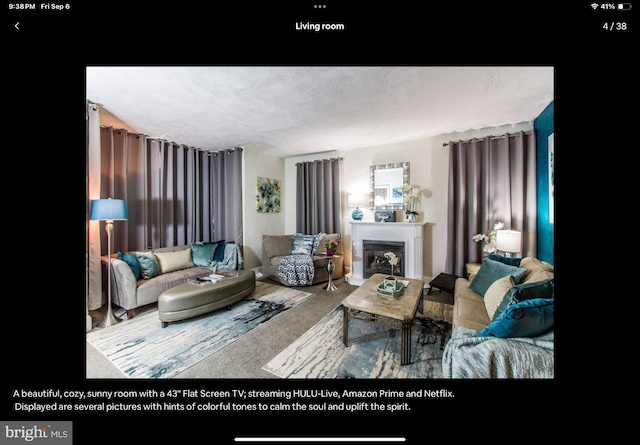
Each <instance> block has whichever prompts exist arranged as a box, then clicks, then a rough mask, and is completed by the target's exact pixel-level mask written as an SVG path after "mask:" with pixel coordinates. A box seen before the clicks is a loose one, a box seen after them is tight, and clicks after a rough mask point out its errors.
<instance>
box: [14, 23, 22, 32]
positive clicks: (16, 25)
mask: <svg viewBox="0 0 640 445" xmlns="http://www.w3.org/2000/svg"><path fill="white" fill-rule="evenodd" d="M19 24H20V22H16V24H15V25H13V26H15V27H16V29H17V30H18V31H20V28H19V27H18V25H19Z"/></svg>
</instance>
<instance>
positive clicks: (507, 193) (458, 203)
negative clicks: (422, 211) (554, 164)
mask: <svg viewBox="0 0 640 445" xmlns="http://www.w3.org/2000/svg"><path fill="white" fill-rule="evenodd" d="M449 149H450V154H449V199H448V201H449V202H448V222H447V229H448V240H447V261H446V270H445V272H447V273H452V274H455V275H458V276H464V275H465V263H468V262H471V263H479V262H481V261H482V242H477V243H476V242H475V241H473V235H475V234H477V233H485V234H486V233H487V232H488V231H489V230H491V229H492V228H493V226H494V225H495V224H496V223H498V222H504V224H505V227H504V228H505V229H511V230H518V231H520V232H522V252H521V255H522V257H526V256H536V255H537V252H536V238H537V226H536V217H537V203H536V202H537V198H536V140H535V132H519V133H513V134H509V133H507V134H505V135H501V136H488V137H486V138H484V139H472V140H470V141H457V142H450V143H449Z"/></svg>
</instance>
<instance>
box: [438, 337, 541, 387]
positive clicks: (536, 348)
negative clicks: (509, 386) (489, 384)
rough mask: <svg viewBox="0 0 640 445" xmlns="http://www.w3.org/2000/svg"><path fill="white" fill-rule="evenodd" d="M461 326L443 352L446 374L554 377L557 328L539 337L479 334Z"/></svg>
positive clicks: (528, 377) (443, 369)
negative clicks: (555, 334)
mask: <svg viewBox="0 0 640 445" xmlns="http://www.w3.org/2000/svg"><path fill="white" fill-rule="evenodd" d="M475 335H476V331H474V330H473V329H467V328H463V327H458V328H455V329H454V330H453V332H452V333H451V340H449V342H448V343H447V345H446V347H445V349H444V353H443V356H442V374H443V377H445V378H454V379H455V378H466V379H469V378H480V379H486V378H515V379H530V378H534V379H535V378H538V379H549V378H553V377H554V366H553V364H554V341H553V338H554V335H553V331H551V332H548V333H546V334H543V335H541V336H538V337H531V338H529V337H516V338H496V337H476V336H475Z"/></svg>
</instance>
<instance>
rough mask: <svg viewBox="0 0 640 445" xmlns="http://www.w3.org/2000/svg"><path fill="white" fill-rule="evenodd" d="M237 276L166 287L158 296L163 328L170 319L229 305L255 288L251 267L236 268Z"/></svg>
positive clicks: (180, 318) (159, 313)
mask: <svg viewBox="0 0 640 445" xmlns="http://www.w3.org/2000/svg"><path fill="white" fill-rule="evenodd" d="M237 272H238V276H237V277H234V278H228V279H224V280H220V281H217V282H215V283H208V284H205V285H204V286H198V285H196V284H191V283H184V284H180V285H178V286H175V287H172V288H171V289H167V290H166V291H164V292H163V293H162V294H160V297H159V298H158V317H159V318H160V322H161V323H162V327H163V328H165V327H167V325H168V324H169V323H170V322H172V321H178V320H184V319H186V318H191V317H196V316H198V315H202V314H206V313H207V312H212V311H215V310H217V309H220V308H223V307H226V306H229V305H231V304H233V303H235V302H236V301H240V300H242V299H243V298H245V297H247V296H249V295H251V294H252V293H253V291H254V290H255V289H256V274H255V272H254V271H253V270H251V269H247V270H238V271H237Z"/></svg>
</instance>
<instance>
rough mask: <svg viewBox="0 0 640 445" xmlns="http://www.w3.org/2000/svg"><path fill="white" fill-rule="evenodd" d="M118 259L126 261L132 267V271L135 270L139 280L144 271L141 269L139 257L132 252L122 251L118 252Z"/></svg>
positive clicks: (135, 275) (134, 274) (134, 273)
mask: <svg viewBox="0 0 640 445" xmlns="http://www.w3.org/2000/svg"><path fill="white" fill-rule="evenodd" d="M118 259H119V260H122V261H124V262H125V263H127V264H128V265H129V267H130V268H131V272H133V276H134V277H136V280H139V279H140V277H141V276H142V271H141V270H140V263H139V262H138V258H136V256H135V255H134V254H132V253H122V252H118Z"/></svg>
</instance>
